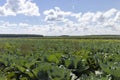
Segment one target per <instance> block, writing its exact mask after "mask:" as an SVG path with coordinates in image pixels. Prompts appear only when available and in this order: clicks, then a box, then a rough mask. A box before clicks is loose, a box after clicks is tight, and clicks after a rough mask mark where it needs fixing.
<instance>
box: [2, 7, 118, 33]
mask: <svg viewBox="0 0 120 80" xmlns="http://www.w3.org/2000/svg"><path fill="white" fill-rule="evenodd" d="M44 14H45V15H46V16H45V23H44V24H41V25H30V24H27V23H18V24H15V23H9V22H3V21H1V22H0V33H24V34H42V35H96V34H99V35H100V34H114V35H115V34H117V35H118V34H119V35H120V11H119V10H116V9H110V10H108V11H105V12H100V11H99V12H86V13H73V12H66V11H62V10H61V9H60V8H58V7H55V8H54V9H50V10H46V11H44ZM48 22H49V23H48Z"/></svg>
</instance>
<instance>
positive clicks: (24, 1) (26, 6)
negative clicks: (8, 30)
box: [0, 0, 40, 16]
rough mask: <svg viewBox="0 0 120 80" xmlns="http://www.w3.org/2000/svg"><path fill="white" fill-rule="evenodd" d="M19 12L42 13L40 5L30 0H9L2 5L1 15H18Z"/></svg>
mask: <svg viewBox="0 0 120 80" xmlns="http://www.w3.org/2000/svg"><path fill="white" fill-rule="evenodd" d="M17 14H23V15H27V16H39V15H40V13H39V8H38V6H37V5H36V4H35V3H33V2H31V1H30V0H7V2H6V3H5V4H4V5H3V6H0V16H8V15H12V16H16V15H17Z"/></svg>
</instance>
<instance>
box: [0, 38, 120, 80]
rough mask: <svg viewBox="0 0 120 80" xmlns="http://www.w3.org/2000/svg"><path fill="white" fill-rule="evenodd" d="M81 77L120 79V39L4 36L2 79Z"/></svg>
mask: <svg viewBox="0 0 120 80" xmlns="http://www.w3.org/2000/svg"><path fill="white" fill-rule="evenodd" d="M77 79H78V80H120V40H119V39H106V38H105V39H103V38H102V39H93V38H92V39H90V38H89V39H81V38H80V39H79V38H78V39H76V38H64V37H62V38H1V39H0V80H77Z"/></svg>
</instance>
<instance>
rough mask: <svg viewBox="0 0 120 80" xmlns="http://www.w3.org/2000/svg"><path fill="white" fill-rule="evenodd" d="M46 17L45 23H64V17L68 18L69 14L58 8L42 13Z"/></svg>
mask: <svg viewBox="0 0 120 80" xmlns="http://www.w3.org/2000/svg"><path fill="white" fill-rule="evenodd" d="M43 13H44V14H45V15H46V17H45V21H64V20H65V17H66V16H69V15H70V14H71V12H64V11H62V10H61V9H60V8H59V7H55V8H54V9H50V10H46V11H44V12H43Z"/></svg>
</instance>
